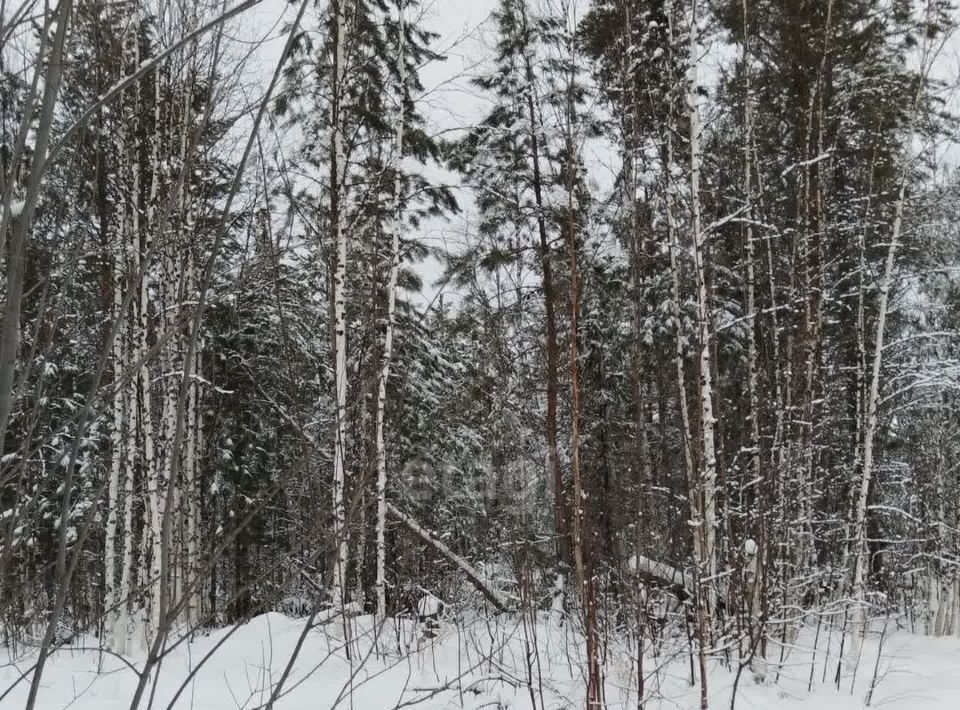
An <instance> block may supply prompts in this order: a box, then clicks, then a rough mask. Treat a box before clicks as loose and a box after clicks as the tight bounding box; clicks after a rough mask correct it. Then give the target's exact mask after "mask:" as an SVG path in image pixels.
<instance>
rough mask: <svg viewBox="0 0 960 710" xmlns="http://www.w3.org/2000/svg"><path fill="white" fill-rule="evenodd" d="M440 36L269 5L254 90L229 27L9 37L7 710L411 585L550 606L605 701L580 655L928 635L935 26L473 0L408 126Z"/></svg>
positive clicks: (363, 18) (802, 6) (950, 395)
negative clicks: (109, 669)
mask: <svg viewBox="0 0 960 710" xmlns="http://www.w3.org/2000/svg"><path fill="white" fill-rule="evenodd" d="M456 4H457V3H456V2H454V0H441V2H440V4H439V5H437V6H435V7H432V8H425V7H423V4H422V2H419V1H418V0H330V1H329V2H317V1H314V0H304V1H303V2H302V3H300V2H298V3H296V4H291V5H290V6H289V7H286V8H284V7H280V6H278V7H277V8H276V10H277V13H276V14H277V19H279V18H280V17H281V16H282V17H283V18H284V20H283V22H284V26H283V28H282V29H283V38H282V40H278V41H279V42H281V43H282V50H281V51H280V52H279V54H280V57H279V62H278V63H277V64H276V65H272V66H269V67H267V68H266V70H264V67H263V64H262V63H258V62H254V61H252V60H251V57H253V56H254V55H253V54H251V50H250V46H249V43H248V42H247V41H246V40H244V39H243V37H245V36H246V34H245V32H246V33H247V34H248V30H249V26H248V25H245V24H244V17H245V13H246V11H247V10H249V9H250V8H254V7H256V6H257V5H258V2H257V0H245V1H244V2H240V3H238V4H233V5H228V4H226V3H223V4H221V3H216V2H208V1H207V0H156V1H155V0H150V1H149V2H136V1H131V0H117V1H108V0H59V2H56V3H54V2H47V3H45V4H44V3H40V2H35V1H34V0H24V2H22V3H21V4H15V3H4V4H3V5H2V10H0V82H2V87H0V133H2V138H0V193H2V205H3V212H2V221H0V244H2V254H3V258H2V262H0V264H2V265H0V269H2V279H3V289H4V295H3V299H2V304H3V320H2V326H0V449H2V452H0V453H2V459H0V461H2V463H0V630H2V638H3V642H4V643H5V644H7V645H8V646H16V645H18V644H24V643H26V644H37V645H38V647H39V648H40V654H39V661H38V662H37V664H36V665H35V666H34V670H33V672H32V673H31V674H29V677H28V678H27V680H26V682H30V683H32V687H31V693H30V706H31V707H32V706H33V703H35V702H36V698H37V694H38V693H40V694H41V697H42V692H41V688H42V684H41V682H40V678H41V677H42V673H43V669H44V661H45V658H46V657H48V655H49V653H50V651H51V649H53V648H55V647H57V645H58V644H63V643H66V642H67V641H68V640H69V639H70V638H72V637H74V636H75V635H77V634H94V635H95V636H96V637H97V638H98V639H99V641H100V643H101V644H102V645H103V647H104V648H108V649H110V650H112V651H115V652H118V653H129V652H133V651H136V650H138V649H139V650H142V651H146V652H147V658H148V662H147V667H146V669H145V670H144V672H143V677H144V678H148V677H149V671H150V669H151V664H154V663H156V662H157V661H158V660H159V659H160V658H161V657H162V653H163V648H164V646H165V644H166V643H167V642H168V641H169V640H170V639H171V638H172V637H173V636H174V635H176V634H181V633H200V632H203V630H205V629H210V628H214V627H222V626H225V625H230V624H234V623H238V622H242V621H245V620H247V619H249V618H251V617H253V616H255V615H258V614H261V613H264V612H267V611H271V610H273V611H282V612H285V613H288V614H292V615H302V614H310V615H313V616H318V615H330V614H332V613H339V614H341V616H342V617H343V623H344V624H349V619H350V618H351V616H353V615H358V614H372V615H374V617H375V618H376V619H378V620H380V621H382V622H383V623H387V620H388V619H390V618H394V617H396V616H397V615H400V614H404V613H410V612H411V611H412V612H414V613H415V612H416V611H417V609H418V604H419V603H420V602H419V601H418V600H421V601H422V599H423V598H424V595H429V597H430V598H431V599H434V598H435V599H437V600H442V601H443V602H444V603H445V604H446V605H447V606H448V607H449V608H456V609H459V610H460V612H458V613H465V612H464V610H467V609H469V610H472V612H475V613H479V611H480V610H482V609H487V610H490V611H499V612H501V613H504V612H505V613H517V612H518V611H519V610H522V609H533V610H536V609H541V610H552V612H553V613H555V614H558V615H560V616H561V617H562V618H564V619H569V620H570V622H571V623H574V624H576V625H577V626H578V628H580V629H582V632H583V634H584V636H583V643H584V646H585V648H586V669H587V670H586V679H587V681H586V682H587V697H588V702H593V703H595V704H596V703H599V702H601V700H602V695H603V682H604V681H603V662H602V657H603V655H604V654H603V649H604V646H605V643H606V639H608V638H609V637H610V635H611V634H623V633H629V634H635V635H636V637H637V638H638V639H639V643H640V644H641V648H642V645H643V643H645V642H647V641H645V640H649V642H652V640H653V639H654V637H655V636H656V634H658V633H660V632H661V630H662V629H663V628H664V626H665V625H667V624H679V625H680V627H682V628H685V629H687V633H688V638H689V639H690V648H691V649H695V651H694V653H695V655H696V656H697V658H698V659H699V668H700V669H701V671H702V670H703V669H704V668H705V663H706V658H707V657H708V656H710V655H711V654H714V653H718V652H720V651H722V652H724V653H731V652H732V653H734V654H735V655H736V656H737V658H739V659H741V660H742V662H743V663H744V664H749V666H750V668H751V670H752V672H753V673H754V675H755V677H756V678H757V679H758V680H760V679H763V678H764V677H765V674H766V671H765V660H766V659H767V656H768V649H767V644H768V640H769V639H771V638H779V639H787V638H790V637H791V635H792V634H795V633H796V630H797V628H798V627H799V626H801V625H803V624H804V623H806V621H807V620H808V619H809V618H811V615H813V614H815V615H819V618H829V619H831V620H832V621H831V623H836V624H838V625H842V628H843V629H844V632H845V634H846V638H847V640H846V641H845V643H847V644H849V649H851V650H850V653H851V654H853V655H856V653H857V651H856V649H857V648H858V644H859V643H860V639H862V638H863V635H864V634H865V633H867V629H868V628H869V626H870V623H871V619H874V618H876V617H880V616H887V615H889V614H891V613H896V614H900V615H902V618H904V619H909V620H910V624H911V625H912V628H913V629H914V630H915V631H917V632H918V633H929V634H935V635H944V634H953V633H957V632H960V576H958V573H957V567H958V562H960V535H958V528H960V478H958V471H960V402H958V394H960V359H958V358H960V351H958V347H960V337H958V336H960V270H958V269H960V231H958V222H957V218H958V216H960V214H958V204H960V203H958V197H960V184H958V181H957V175H956V173H955V171H954V168H953V163H954V160H953V159H954V158H955V156H956V155H957V153H956V149H955V147H954V142H955V138H956V135H957V131H958V130H960V123H958V121H957V117H956V115H955V111H954V109H955V108H956V96H955V93H954V92H955V90H956V88H957V84H956V78H957V77H956V76H954V74H955V72H956V66H955V65H956V56H955V52H954V47H955V42H954V41H953V40H954V38H953V33H954V31H955V19H956V15H955V8H954V7H953V6H952V5H951V4H950V3H949V2H947V0H923V1H922V2H914V1H912V0H731V1H728V0H579V2H578V1H577V0H499V2H498V3H497V4H496V8H495V11H494V13H493V15H492V16H491V18H490V19H489V20H488V22H487V23H485V34H484V36H485V37H487V38H489V40H490V41H489V42H487V43H485V44H484V45H483V46H484V52H485V54H484V56H482V57H479V58H478V59H477V63H476V65H475V67H474V68H473V69H472V70H471V72H470V76H469V77H467V78H464V79H463V80H462V81H461V85H462V87H465V88H462V89H461V91H463V92H467V93H469V95H470V101H471V102H472V103H473V104H476V105H479V106H482V107H483V108H482V111H481V112H480V115H477V116H475V117H472V118H471V119H470V120H468V121H464V122H463V125H461V126H457V127H456V128H454V129H449V130H442V131H437V130H435V126H436V124H435V121H434V120H433V119H432V118H431V116H432V114H433V112H435V111H436V110H437V108H436V103H437V101H438V99H437V95H436V91H435V90H434V89H435V87H431V88H428V87H425V85H424V83H423V80H422V74H423V73H424V72H425V71H429V69H430V67H432V66H434V64H435V63H437V62H441V61H443V59H444V58H443V57H442V56H441V55H440V53H439V52H440V50H439V49H438V46H439V45H438V41H437V40H438V39H439V37H438V36H437V34H436V33H434V32H432V31H431V30H430V29H429V27H430V24H429V18H430V17H431V16H432V15H431V14H430V13H439V14H440V15H445V14H448V13H453V14H455V13H456V12H457V10H456V8H455V7H454V6H455V5H456ZM258 12H259V13H260V14H259V15H258V17H263V16H264V14H263V13H264V10H263V8H259V9H258ZM277 46H280V45H277ZM264 71H266V74H264ZM454 100H456V96H455V95H454ZM464 100H465V101H466V99H464ZM597 156H601V158H602V159H598V157H597ZM438 225H439V226H438ZM437 230H440V231H445V232H447V233H448V234H449V235H450V237H451V239H450V240H449V242H445V243H449V244H455V245H456V247H455V248H440V247H439V243H438V242H437V241H436V240H431V239H429V238H427V234H428V231H429V232H430V233H434V232H435V231H437ZM421 607H422V605H421ZM421 611H423V609H422V608H421ZM431 613H433V612H431ZM641 655H642V653H641ZM704 677H705V676H704ZM145 682H146V681H144V682H142V683H141V688H140V691H139V692H141V693H142V692H143V690H144V684H145ZM703 684H704V686H705V685H706V682H705V681H704V683H703Z"/></svg>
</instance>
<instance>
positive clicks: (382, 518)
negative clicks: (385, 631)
mask: <svg viewBox="0 0 960 710" xmlns="http://www.w3.org/2000/svg"><path fill="white" fill-rule="evenodd" d="M405 13H406V7H405V6H404V5H401V7H400V22H399V25H400V27H399V46H398V49H397V70H398V71H399V74H400V91H399V95H398V97H397V98H398V101H397V113H396V116H395V119H394V120H395V137H394V148H393V151H394V155H393V161H392V162H393V169H394V178H393V209H392V211H391V215H390V220H389V225H390V227H389V229H390V239H391V243H390V275H389V276H388V278H387V326H386V333H385V334H384V338H383V364H382V367H381V369H380V378H379V382H378V383H377V421H376V446H377V579H376V588H377V621H378V622H379V623H382V622H383V620H384V619H385V618H386V615H387V547H386V523H387V449H386V445H385V443H384V413H385V410H386V404H387V380H388V378H389V377H390V364H391V361H392V358H393V321H394V318H395V317H396V308H397V275H398V273H399V271H400V230H401V228H402V223H403V219H402V218H403V215H402V212H401V210H402V195H401V190H402V189H403V183H402V179H401V177H402V176H401V168H402V166H403V131H404V120H405V116H404V101H405V99H406V93H407V87H406V83H407V81H406V79H407V64H406V59H405V58H404V42H405V39H406V17H405Z"/></svg>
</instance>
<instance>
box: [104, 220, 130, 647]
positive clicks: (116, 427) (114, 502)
mask: <svg viewBox="0 0 960 710" xmlns="http://www.w3.org/2000/svg"><path fill="white" fill-rule="evenodd" d="M120 223H121V225H122V224H123V216H122V215H121V217H120ZM111 246H112V248H113V252H114V254H113V271H112V276H113V280H112V288H113V304H112V306H113V307H112V313H111V317H112V318H113V319H114V322H116V323H118V324H119V325H118V329H117V333H116V335H115V336H114V339H113V346H112V353H111V354H112V369H113V388H114V391H113V427H112V429H111V432H110V481H109V483H108V487H107V527H106V532H105V537H104V542H103V547H104V549H103V605H104V608H105V610H106V614H105V617H104V629H105V632H106V634H105V635H106V641H107V644H108V645H109V646H110V648H116V645H117V637H118V635H119V634H120V633H122V632H121V631H119V630H118V628H117V621H118V619H119V615H118V613H117V609H118V607H119V604H120V595H119V594H118V590H117V586H116V582H117V574H116V567H117V513H118V510H119V508H120V498H119V492H120V474H121V472H122V471H123V464H124V461H123V459H124V456H123V453H124V431H123V425H124V393H125V389H126V388H124V387H120V386H118V385H119V382H120V380H121V378H122V377H123V369H124V365H125V364H126V363H125V360H124V357H123V355H124V348H123V344H124V337H123V322H124V314H123V266H124V261H125V260H124V249H123V229H122V227H121V229H120V231H119V233H118V234H115V235H114V243H113V244H112V245H111Z"/></svg>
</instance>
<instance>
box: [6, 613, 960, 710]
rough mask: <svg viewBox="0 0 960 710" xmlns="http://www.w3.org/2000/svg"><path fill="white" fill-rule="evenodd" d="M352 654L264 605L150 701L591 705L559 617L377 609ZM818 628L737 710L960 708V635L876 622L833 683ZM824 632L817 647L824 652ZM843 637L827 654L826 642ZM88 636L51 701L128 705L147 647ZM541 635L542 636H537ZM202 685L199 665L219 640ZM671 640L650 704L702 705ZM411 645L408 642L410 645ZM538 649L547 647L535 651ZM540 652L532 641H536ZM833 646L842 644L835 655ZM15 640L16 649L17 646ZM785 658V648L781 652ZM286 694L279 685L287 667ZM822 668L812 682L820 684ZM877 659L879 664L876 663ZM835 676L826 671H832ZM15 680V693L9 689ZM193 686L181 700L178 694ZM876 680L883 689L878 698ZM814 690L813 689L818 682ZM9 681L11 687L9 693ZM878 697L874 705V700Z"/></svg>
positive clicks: (180, 665) (206, 639)
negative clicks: (403, 615) (419, 617)
mask: <svg viewBox="0 0 960 710" xmlns="http://www.w3.org/2000/svg"><path fill="white" fill-rule="evenodd" d="M353 623H354V633H353V638H354V641H353V643H351V644H350V647H351V650H352V652H351V654H349V656H348V654H347V653H346V644H345V643H344V642H343V630H344V629H343V624H342V621H341V622H336V621H334V622H331V623H328V624H325V625H320V626H316V627H315V628H313V629H312V630H311V631H310V632H309V633H307V634H306V638H305V640H304V643H303V647H302V648H301V650H300V653H299V654H298V655H297V656H296V658H295V660H294V661H293V663H292V664H290V658H291V654H292V652H293V650H294V648H295V647H296V646H297V643H298V640H299V639H300V637H301V635H302V633H303V630H304V628H305V621H304V620H302V619H292V618H289V617H286V616H283V615H281V614H275V613H271V614H266V615H264V616H260V617H257V618H255V619H253V620H252V621H250V622H249V623H247V624H245V625H243V626H241V627H238V628H237V629H236V630H235V631H233V632H232V633H231V634H229V638H226V639H225V638H224V637H225V636H227V635H228V633H229V631H228V630H223V631H217V632H213V633H211V634H209V635H207V636H203V637H197V638H195V639H194V640H192V641H190V642H189V643H186V642H185V643H183V644H181V645H179V646H178V647H176V648H175V649H173V650H172V651H171V652H170V653H169V655H168V656H167V657H166V658H165V659H164V660H163V663H162V666H161V668H160V673H159V678H160V680H159V682H158V683H156V688H155V691H152V690H151V689H150V688H148V692H147V693H146V694H145V696H144V698H145V699H144V702H143V703H142V704H141V707H142V708H146V707H147V706H148V700H147V699H148V698H149V697H150V693H151V692H154V697H153V700H152V703H151V704H150V707H151V708H153V710H163V709H164V708H169V707H175V708H191V709H193V710H234V709H236V708H243V709H244V710H251V709H253V708H260V707H266V706H267V705H268V703H269V701H270V700H271V695H272V694H276V695H277V697H276V702H275V704H274V707H275V708H276V709H277V710H301V709H302V710H308V709H309V710H317V709H327V708H335V707H339V708H349V709H351V710H389V709H391V708H393V709H396V708H404V707H412V708H423V709H424V710H446V709H447V708H468V709H470V710H480V709H481V708H486V709H489V710H497V709H498V708H510V709H511V710H521V709H523V710H527V709H531V710H541V709H553V708H557V709H560V708H579V707H582V702H583V701H582V697H583V690H582V688H583V679H582V676H581V669H582V667H583V663H582V658H581V653H582V651H581V648H582V645H581V644H580V643H579V638H578V635H577V634H576V632H575V631H573V630H571V628H570V626H569V625H566V626H563V627H561V626H558V625H557V624H555V623H552V622H551V621H550V619H549V618H548V617H546V616H545V617H543V618H542V619H541V620H540V621H538V622H537V623H536V624H533V625H531V624H524V623H523V622H522V621H519V620H517V619H514V620H512V621H507V618H506V617H497V618H490V619H476V620H474V621H473V622H471V623H469V624H464V623H460V624H453V623H445V624H443V625H442V626H441V627H440V629H439V630H438V632H437V635H436V636H435V637H434V638H428V637H427V636H425V635H424V628H423V626H417V625H414V624H412V623H410V622H395V623H391V624H390V625H389V628H387V629H384V631H383V632H382V634H381V644H383V645H386V646H387V647H388V648H387V651H386V653H385V654H378V653H377V652H376V649H375V646H374V644H373V643H372V636H373V634H372V621H371V619H370V618H369V617H360V618H357V619H354V620H353ZM826 628H827V626H826V625H822V627H821V631H820V633H819V635H817V633H816V631H815V627H814V626H809V627H807V628H805V629H804V630H803V632H802V633H801V634H800V636H799V641H798V642H797V643H795V644H794V645H793V646H792V647H791V651H790V653H789V654H786V656H785V658H784V661H783V663H782V664H779V669H780V672H779V679H778V680H776V682H775V676H777V675H778V673H777V667H776V666H774V665H773V664H772V663H771V665H770V667H769V670H768V674H767V680H766V682H765V683H763V684H757V683H756V682H754V679H753V677H752V674H751V673H750V671H749V670H745V671H744V672H743V673H742V675H741V677H740V680H739V683H738V686H737V687H738V689H737V694H736V702H735V705H734V706H733V707H735V709H739V710H751V709H757V710H761V709H775V710H782V709H784V708H797V709H798V710H802V709H803V708H812V709H813V710H853V709H854V708H862V707H866V706H867V705H868V704H869V706H870V707H877V708H884V709H894V710H916V709H922V710H940V709H943V710H947V709H948V708H949V710H955V709H956V708H958V707H960V672H958V669H960V639H957V638H944V639H932V638H927V637H923V636H918V635H913V634H911V633H909V632H908V631H905V630H894V629H892V625H888V629H887V631H886V632H885V633H883V634H882V635H881V634H880V633H879V629H875V630H874V633H873V634H871V636H870V638H869V639H868V640H867V642H866V643H865V644H864V646H863V649H862V654H861V661H860V664H859V667H858V669H857V670H856V672H855V673H854V672H851V671H848V670H847V668H846V667H845V665H844V666H843V667H842V669H841V677H840V683H839V688H838V687H837V684H836V682H835V677H836V672H837V667H838V663H837V650H838V648H839V634H836V633H834V634H832V638H829V637H830V636H831V634H829V633H828V632H827V631H826ZM814 639H816V641H817V643H816V647H817V652H816V654H814V653H813V650H814V643H813V641H814ZM828 640H829V641H830V645H831V646H832V649H831V653H830V654H828V653H827V641H828ZM95 641H96V640H95V639H90V640H88V641H87V642H86V643H89V645H90V647H94V648H91V650H84V648H85V646H84V645H83V644H84V642H75V643H74V644H73V645H66V646H63V647H61V648H60V649H59V650H58V651H57V652H56V654H55V655H54V656H53V657H52V658H51V661H50V662H49V664H48V668H47V671H46V673H45V674H44V676H43V684H42V688H41V689H40V693H39V699H38V702H37V708H42V710H60V709H61V708H63V709H66V708H72V709H73V710H118V709H120V708H124V709H126V708H128V707H129V705H130V698H131V697H132V695H133V691H134V688H135V686H136V683H137V677H136V672H135V668H136V667H137V666H138V665H140V664H141V663H142V656H140V657H137V656H136V655H133V656H131V657H129V658H128V659H119V658H117V657H113V656H110V655H108V654H103V653H99V652H98V651H97V650H95ZM534 641H535V642H536V643H534ZM220 642H222V644H221V645H220V646H219V648H217V649H216V650H215V652H214V653H213V654H212V655H211V656H210V658H209V659H208V660H206V661H204V662H203V664H202V666H201V667H200V668H199V670H197V671H196V673H195V675H194V676H193V678H192V680H191V681H190V682H185V681H186V680H187V679H188V676H189V674H190V672H191V670H193V669H196V667H197V666H198V664H201V661H203V659H204V657H205V655H207V654H208V652H210V651H211V650H213V649H214V648H215V647H216V646H217V645H218V644H220ZM680 642H681V640H680V639H677V640H676V642H675V643H673V644H671V642H669V641H668V642H666V643H665V644H664V646H663V647H662V648H661V649H660V652H659V653H658V654H656V655H654V654H652V653H651V654H647V655H645V661H644V665H645V668H644V685H645V696H646V702H645V704H644V707H646V708H665V709H666V708H670V709H683V708H696V707H699V688H698V687H695V686H691V684H690V658H689V654H688V653H685V652H682V651H678V652H675V653H674V654H672V655H671V654H668V653H666V652H665V649H666V648H667V647H669V646H671V645H674V646H676V647H677V648H680ZM401 649H402V650H401ZM534 649H536V650H535V651H534ZM528 650H529V652H528ZM831 654H832V655H831ZM9 655H10V654H9V651H7V656H9ZM770 655H771V658H772V657H773V656H774V655H776V656H777V657H778V658H779V650H777V651H776V652H775V653H771V654H770ZM635 656H636V654H635V653H634V652H633V650H632V649H630V648H628V647H627V646H626V645H623V646H621V647H617V646H616V645H615V644H611V645H610V646H608V652H607V661H606V665H605V676H606V677H605V687H606V694H607V703H608V707H610V708H636V707H637V706H638V705H637V690H636V688H637V683H636V673H635V663H634V662H633V661H631V660H630V659H631V658H635ZM4 661H5V662H4V663H3V664H2V665H0V696H3V695H4V693H7V694H6V697H5V698H4V699H3V700H0V707H2V708H4V709H7V708H10V709H11V710H12V709H13V708H22V707H24V703H25V699H26V696H27V683H26V682H20V683H16V681H17V679H18V678H21V677H22V674H23V673H25V672H27V671H28V670H29V668H30V666H31V663H32V660H31V654H30V653H28V652H25V653H24V654H22V655H21V657H19V658H16V659H9V658H5V659H4ZM288 665H289V673H288V674H287V677H286V679H285V680H284V681H283V683H282V687H281V690H280V691H279V693H274V691H273V689H274V688H275V687H276V684H277V683H278V682H279V681H280V679H281V678H282V677H283V676H284V673H285V670H286V669H287V668H288ZM811 668H812V681H811ZM875 669H876V672H875ZM824 678H826V680H824ZM708 679H709V689H710V707H711V708H724V709H726V708H730V707H732V705H731V697H732V693H733V687H734V683H735V679H736V664H735V663H734V664H733V667H732V668H731V667H729V666H728V665H727V664H726V663H725V662H724V661H723V660H722V659H715V660H713V661H711V669H710V672H709V675H708ZM11 685H14V686H15V687H14V688H13V689H12V690H9V689H10V686H11ZM181 686H183V690H182V692H181V693H180V695H179V697H178V698H176V699H174V698H175V695H176V694H177V692H178V690H180V688H181ZM871 686H872V688H873V689H872V695H871ZM808 687H809V688H810V690H809V691H808ZM8 690H9V692H7V691H8ZM868 696H869V703H868V702H867V699H868Z"/></svg>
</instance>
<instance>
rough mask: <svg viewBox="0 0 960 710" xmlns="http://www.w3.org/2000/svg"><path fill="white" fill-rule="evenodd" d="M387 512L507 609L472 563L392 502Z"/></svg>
mask: <svg viewBox="0 0 960 710" xmlns="http://www.w3.org/2000/svg"><path fill="white" fill-rule="evenodd" d="M387 512H388V513H390V515H392V516H393V517H395V518H397V519H398V520H400V522H402V523H403V524H405V525H406V526H407V527H408V528H410V530H412V531H413V532H415V533H416V534H417V535H418V536H419V537H420V538H421V539H422V540H424V541H425V542H427V543H428V544H429V545H430V546H431V547H433V549H435V550H436V551H437V552H439V553H440V554H441V555H443V556H444V557H446V558H447V559H448V560H450V561H451V562H453V564H455V565H456V566H457V567H458V568H459V569H460V571H461V572H463V573H464V574H465V575H466V577H467V579H468V580H469V581H470V583H471V584H472V585H473V586H474V587H476V589H477V591H478V592H480V593H481V594H482V595H483V596H484V598H485V599H486V600H487V601H489V602H490V603H491V604H493V605H494V606H495V607H496V608H497V609H499V610H500V611H507V610H508V609H509V606H510V603H509V601H508V600H507V598H506V597H505V596H503V595H502V594H500V592H498V591H497V590H496V589H494V588H493V587H492V586H490V583H489V582H488V581H487V580H486V579H484V578H483V575H481V574H480V573H479V572H478V571H477V570H476V569H475V568H474V567H473V565H471V564H470V563H469V562H467V561H466V560H465V559H463V557H461V556H460V555H458V554H457V553H455V552H454V551H453V550H451V549H450V548H449V547H447V546H446V545H445V544H443V542H442V541H441V540H440V539H439V538H438V537H437V536H436V535H434V534H433V533H432V532H430V531H429V530H427V529H426V528H425V527H423V526H422V525H420V523H418V522H417V521H416V520H414V519H413V518H412V517H411V516H410V515H407V514H406V513H404V512H403V511H402V510H400V509H399V508H397V507H396V506H395V505H394V504H393V503H389V502H388V503H387Z"/></svg>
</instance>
